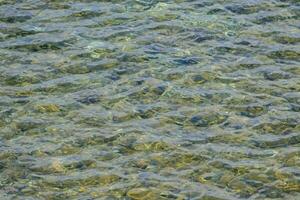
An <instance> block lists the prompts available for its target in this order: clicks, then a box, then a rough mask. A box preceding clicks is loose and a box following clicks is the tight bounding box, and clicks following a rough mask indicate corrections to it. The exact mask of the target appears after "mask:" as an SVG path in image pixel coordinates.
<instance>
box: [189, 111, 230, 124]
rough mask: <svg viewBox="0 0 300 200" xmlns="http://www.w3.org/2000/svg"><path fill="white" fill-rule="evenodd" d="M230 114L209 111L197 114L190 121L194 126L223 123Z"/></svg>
mask: <svg viewBox="0 0 300 200" xmlns="http://www.w3.org/2000/svg"><path fill="white" fill-rule="evenodd" d="M227 118H228V116H226V115H220V114H216V113H207V114H201V115H195V116H193V117H192V118H191V119H190V123H191V124H193V125H194V126H199V127H208V126H211V125H216V124H221V123H223V122H225V121H226V119H227Z"/></svg>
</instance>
